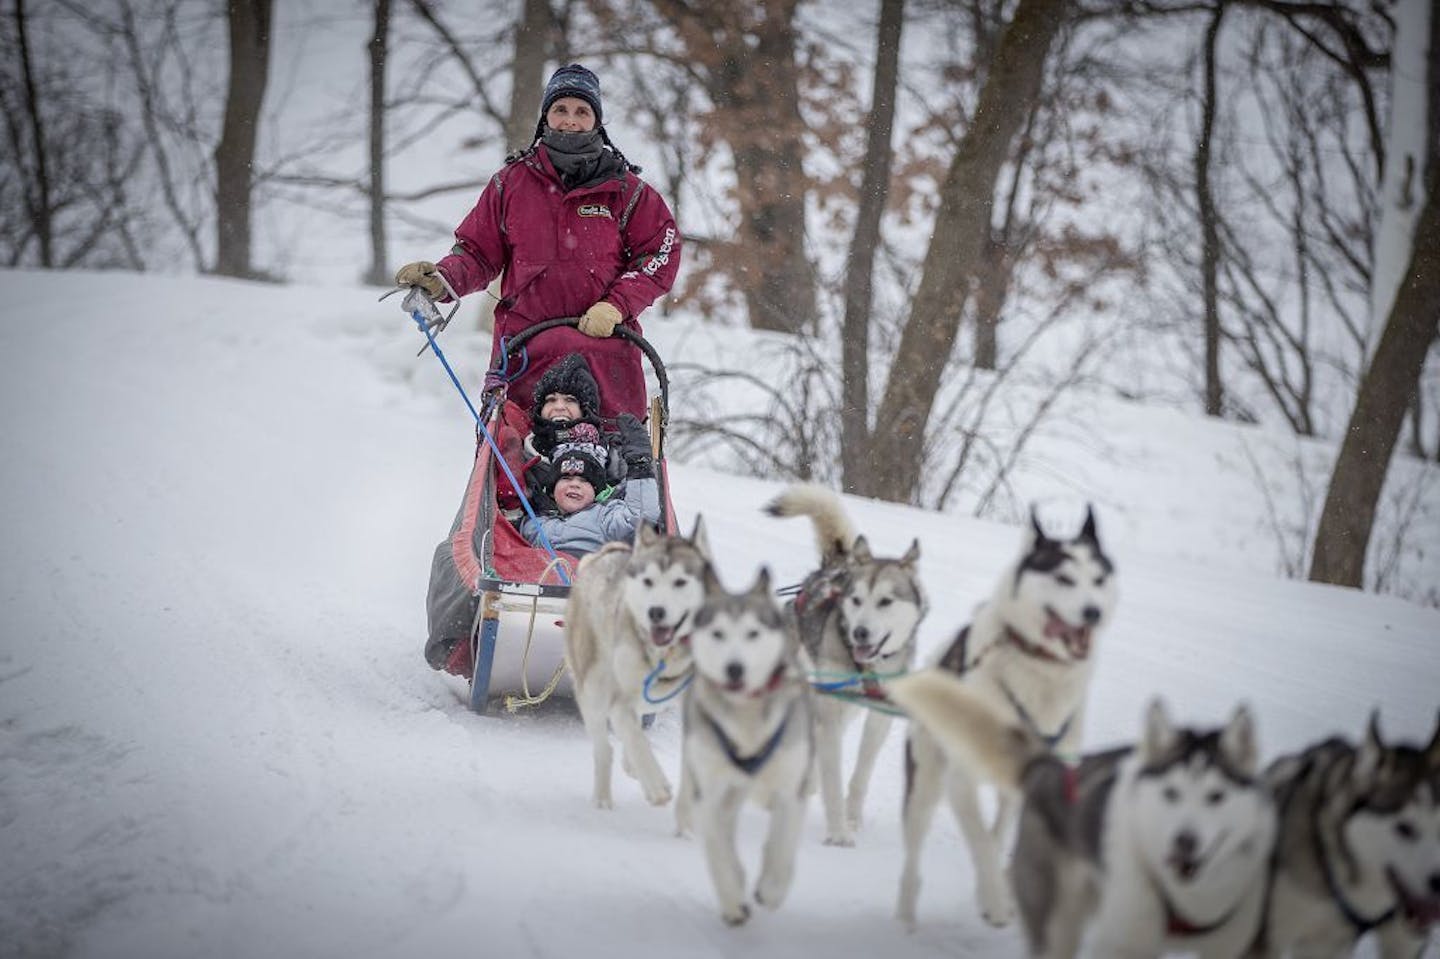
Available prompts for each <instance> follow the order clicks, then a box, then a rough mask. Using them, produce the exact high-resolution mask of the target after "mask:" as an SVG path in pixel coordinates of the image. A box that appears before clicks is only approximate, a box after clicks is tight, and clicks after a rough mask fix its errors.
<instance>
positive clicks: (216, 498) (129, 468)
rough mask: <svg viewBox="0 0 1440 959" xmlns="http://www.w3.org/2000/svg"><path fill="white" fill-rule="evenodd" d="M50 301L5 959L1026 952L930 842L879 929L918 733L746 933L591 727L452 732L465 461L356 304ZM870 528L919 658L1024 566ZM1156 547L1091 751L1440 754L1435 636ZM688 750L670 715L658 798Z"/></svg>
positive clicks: (403, 349)
mask: <svg viewBox="0 0 1440 959" xmlns="http://www.w3.org/2000/svg"><path fill="white" fill-rule="evenodd" d="M43 289H45V285H44V284H42V283H36V282H33V279H32V278H30V277H28V276H27V275H26V274H17V273H0V301H4V302H6V303H8V304H10V307H9V311H8V313H7V315H6V317H5V320H4V322H3V324H0V357H3V359H0V363H3V375H0V410H3V412H0V418H3V419H0V425H3V435H4V437H5V441H6V449H7V456H6V461H5V465H4V467H3V469H0V530H3V538H4V542H5V544H6V547H7V549H6V553H5V556H4V559H3V561H0V616H3V620H0V627H3V629H0V956H5V955H17V956H19V955H25V956H30V955H61V954H64V955H71V956H77V957H90V956H94V957H101V956H104V957H116V956H135V957H142V956H143V957H168V956H175V957H181V956H197V955H206V956H235V957H250V956H256V957H259V956H273V955H284V956H340V955H344V956H348V957H359V956H376V957H379V956H395V955H424V954H434V953H436V952H438V951H441V950H444V951H446V952H452V951H454V950H457V949H464V950H466V951H467V952H471V953H473V952H477V951H478V952H479V953H480V954H486V955H503V954H516V953H518V954H523V955H542V956H550V955H557V956H558V955H577V954H583V955H595V954H600V955H630V954H641V953H651V952H661V951H663V952H665V953H667V954H672V955H683V956H707V957H708V956H725V957H730V956H742V955H743V956H746V957H758V959H766V957H777V959H778V957H782V956H793V955H796V954H797V953H799V952H800V951H801V950H806V951H811V950H813V951H818V952H830V953H833V954H835V955H873V954H877V953H884V954H886V955H888V956H893V957H895V959H906V957H917V959H918V957H938V956H956V955H984V956H999V957H1006V956H1018V955H1020V953H1021V949H1020V943H1019V935H1018V933H1017V932H1015V931H1014V930H1000V931H996V930H991V929H988V928H986V927H985V926H984V925H983V924H982V923H981V922H980V921H979V919H978V916H977V915H976V913H975V911H974V909H973V905H972V904H971V899H970V884H971V883H970V878H969V866H968V862H967V861H966V858H965V854H964V852H963V850H962V848H961V846H960V844H959V840H958V837H957V833H956V830H955V828H954V826H953V824H951V823H950V822H949V821H948V819H946V818H945V817H940V819H939V820H937V828H936V830H935V832H934V833H933V836H932V841H931V845H930V847H929V848H928V850H927V854H926V859H925V873H924V874H925V888H924V891H923V892H922V895H921V900H920V921H921V927H920V930H919V931H918V932H917V933H915V934H914V935H909V936H907V935H904V934H903V933H901V931H900V930H899V928H898V927H897V925H896V924H895V922H894V921H893V920H892V919H891V918H890V915H891V910H892V907H893V900H894V894H895V886H896V881H897V878H898V872H899V863H900V850H899V829H898V812H897V810H898V804H899V794H900V790H901V788H902V783H901V775H900V765H901V763H900V755H901V752H900V750H901V737H900V735H899V733H898V731H897V733H895V734H893V735H892V737H891V739H890V741H889V742H888V743H887V744H886V747H885V751H884V752H883V754H882V756H881V759H880V765H879V767H878V770H877V776H876V781H875V784H874V787H873V789H872V792H871V796H870V805H869V822H868V824H867V827H866V829H865V831H864V832H863V833H862V834H861V837H860V842H859V845H858V846H857V847H856V848H855V849H848V850H846V849H832V848H829V847H825V846H822V845H821V842H820V840H821V837H822V832H823V830H822V826H821V822H820V818H821V817H820V815H819V810H818V803H817V804H812V806H811V809H810V813H809V817H808V819H807V828H806V837H805V840H804V843H803V845H802V849H801V858H800V862H799V872H798V876H797V881H796V885H795V888H794V892H793V894H792V898H791V899H790V901H789V902H788V903H787V904H786V905H785V907H784V909H783V910H781V911H780V912H779V913H778V914H775V915H768V914H766V915H760V916H758V917H757V918H756V919H755V920H754V921H752V923H751V924H750V925H749V926H748V927H746V928H744V929H740V930H729V929H726V928H724V927H723V926H721V925H720V923H719V921H718V919H717V917H716V915H715V910H714V906H713V903H712V898H711V891H710V888H709V884H708V880H707V878H706V876H705V871H704V868H703V863H702V859H701V855H700V851H699V849H698V847H697V846H696V844H695V843H694V842H693V841H687V840H682V839H677V838H675V837H674V836H673V835H672V834H671V833H672V829H673V825H672V823H673V818H672V817H673V813H672V810H671V809H669V808H664V809H654V808H650V807H648V806H646V805H645V804H644V803H643V800H642V799H641V797H640V794H639V789H638V787H637V786H636V785H635V784H634V783H633V782H631V781H630V780H629V779H627V778H624V777H623V776H620V777H617V780H616V782H617V796H616V799H617V808H616V809H615V810H614V811H613V812H608V813H607V812H601V811H597V810H594V809H592V808H591V807H590V806H589V804H588V799H587V797H588V792H589V783H590V751H589V745H588V742H587V741H586V740H585V737H584V736H583V734H582V732H581V730H580V728H579V725H578V722H577V721H576V719H575V717H574V714H573V707H572V706H570V704H568V703H565V702H563V701H562V702H557V703H555V704H553V705H551V706H550V707H548V708H546V709H544V710H541V711H540V712H538V713H535V714H528V715H521V716H516V717H494V718H486V719H481V718H478V717H475V716H473V715H471V714H470V713H468V712H467V710H466V709H465V707H464V705H463V702H462V695H463V685H462V684H459V683H457V682H456V681H454V680H451V679H448V678H445V677H441V676H438V675H436V674H433V673H431V672H430V671H429V670H427V669H426V668H425V666H424V664H423V662H422V661H421V656H420V649H421V643H422V639H423V628H424V622H423V615H424V614H423V603H422V599H423V595H424V590H425V579H426V574H427V571H428V568H429V562H430V553H431V549H432V548H433V546H434V544H435V542H436V541H437V539H438V538H439V537H440V536H441V535H443V533H444V531H445V528H446V527H447V525H448V523H449V520H450V515H451V510H452V509H453V507H454V503H455V500H456V498H457V497H458V495H459V492H460V489H461V486H462V484H463V482H464V478H465V473H466V471H467V470H468V464H469V458H470V453H471V449H470V438H469V434H470V427H469V425H468V423H467V421H466V416H467V414H465V412H464V409H463V406H461V405H460V403H459V401H458V399H457V398H456V397H454V396H453V394H451V393H449V386H448V383H443V382H437V381H438V380H440V379H442V378H441V377H440V375H439V374H438V373H437V372H436V371H434V370H430V369H427V368H425V367H424V366H423V365H419V366H417V362H418V361H416V360H415V358H414V351H415V348H416V347H415V344H414V342H413V340H412V339H411V338H409V337H407V336H404V335H403V330H402V331H400V332H397V330H396V327H397V326H398V324H397V321H396V319H395V317H394V316H393V315H391V313H390V312H389V311H388V310H385V309H382V308H377V307H376V306H375V304H374V303H373V296H372V294H371V292H370V291H365V290H359V291H357V290H353V289H349V290H311V291H307V292H308V295H307V296H305V297H304V298H303V300H304V303H305V304H307V305H306V308H305V309H304V310H301V311H297V310H296V308H295V305H296V302H297V299H296V298H297V296H299V294H298V293H297V291H296V290H295V289H294V288H274V287H258V286H252V285H247V284H239V283H227V282H223V281H218V280H157V279H154V278H141V277H125V276H99V275H94V276H86V275H83V274H75V275H74V278H73V285H72V287H71V288H70V289H71V293H72V294H73V295H72V297H71V300H70V301H69V308H68V309H67V311H66V312H65V313H63V314H60V315H58V316H56V317H53V318H52V319H49V320H47V321H46V322H45V323H43V324H34V323H28V322H21V319H22V318H24V317H28V316H30V315H33V314H35V313H38V312H39V311H41V310H42V309H43V307H44V303H43V302H42V301H41V300H40V299H39V298H38V297H37V295H36V293H35V291H36V290H43ZM314 303H323V304H326V308H325V309H323V310H321V311H319V314H318V318H312V316H311V315H312V314H314V313H315V310H314V309H313V304H314ZM653 335H654V337H655V338H656V339H657V340H659V339H662V338H664V337H667V336H669V337H672V338H673V339H674V340H675V341H676V342H678V341H679V340H681V339H682V338H683V337H685V336H686V335H687V334H686V333H685V331H684V329H683V328H680V327H678V326H677V328H676V329H675V330H667V329H665V328H664V327H663V326H659V325H658V324H657V329H656V330H655V331H654V334H653ZM695 339H696V340H697V341H698V340H703V337H698V336H697V337H695ZM662 345H663V344H662ZM672 348H673V349H679V348H678V347H672ZM451 350H452V354H453V356H454V358H455V359H457V363H458V364H459V365H462V366H463V365H464V364H466V363H473V361H474V354H475V350H474V349H473V348H468V347H466V345H465V344H464V342H463V341H460V340H458V339H457V340H456V342H455V343H454V344H453V345H452V347H451ZM1157 442H1158V441H1157ZM674 477H675V478H674V482H675V489H676V497H675V498H676V503H677V506H678V507H679V509H680V512H681V521H682V525H683V526H685V527H686V528H688V527H689V524H690V523H691V522H692V520H693V517H694V513H695V510H696V509H697V508H698V509H703V511H704V515H705V518H706V522H707V524H708V526H709V529H710V533H711V539H712V543H713V545H714V548H715V551H716V554H717V556H718V557H719V565H720V571H721V574H722V577H723V578H724V579H726V580H727V581H728V582H730V583H732V584H737V585H738V584H739V583H740V582H742V581H748V580H749V579H750V577H752V576H753V574H754V571H755V569H756V567H757V566H758V565H759V564H761V563H768V564H770V565H771V567H772V569H773V570H774V572H775V576H776V581H777V582H780V583H784V582H792V581H795V580H798V579H799V578H800V577H801V576H802V575H803V574H804V573H805V572H806V571H807V570H808V569H809V568H810V566H811V565H812V564H813V562H814V556H813V548H814V547H813V544H812V541H811V534H810V530H809V527H808V525H807V524H805V523H804V522H803V521H798V520H797V521H788V522H780V521H776V520H772V519H769V518H766V517H764V516H762V515H761V514H760V512H759V507H760V506H761V505H762V504H763V503H764V502H766V501H767V500H768V499H769V498H771V497H772V496H773V495H774V494H775V493H776V492H777V487H775V486H774V485H772V484H766V483H761V482H757V481H752V480H746V479H740V478H736V477H732V476H725V475H720V474H716V473H711V472H707V471H704V470H701V469H696V468H690V467H686V466H684V465H676V466H675V468H674ZM848 505H849V506H850V508H851V510H852V517H853V519H854V520H855V522H856V524H857V526H858V527H859V528H861V529H862V530H864V531H866V532H867V534H869V535H870V536H871V539H872V542H873V543H874V544H875V546H876V548H877V550H879V551H882V552H891V551H894V552H898V551H902V550H903V549H904V548H905V546H906V545H908V543H909V541H910V539H911V538H912V537H915V536H919V537H920V539H921V541H922V544H923V548H924V557H923V559H922V563H921V566H922V572H923V575H924V578H925V581H926V584H927V588H928V589H929V591H930V594H931V601H932V612H931V616H930V618H929V620H928V621H927V622H926V624H925V626H924V628H923V632H922V639H923V643H924V646H925V649H926V650H927V651H928V650H935V649H937V648H939V646H940V645H942V644H943V643H945V642H946V641H948V639H949V638H950V636H951V635H952V633H953V631H954V630H955V629H956V628H957V627H958V626H959V625H960V624H961V623H962V622H963V621H964V620H965V618H966V617H967V614H968V612H969V610H970V609H971V607H972V606H973V605H974V603H976V602H977V601H979V600H980V599H982V598H983V597H984V596H985V595H986V594H988V592H989V591H990V588H991V585H992V583H993V581H994V578H995V577H996V576H997V575H998V573H999V571H1000V569H1001V568H1002V567H1003V566H1004V564H1005V563H1006V562H1008V561H1009V559H1010V558H1011V557H1012V555H1013V554H1014V552H1015V551H1016V549H1018V544H1019V540H1020V532H1019V531H1018V530H1016V529H1013V528H1009V527H1004V526H999V525H996V524H990V523H983V522H978V521H973V520H968V519H964V518H959V517H937V516H935V515H933V514H927V513H921V512H917V511H913V510H908V509H904V508H901V507H898V506H893V505H889V504H881V503H870V502H863V501H851V502H850V503H849V504H848ZM1134 522H1135V519H1134V517H1129V518H1127V519H1126V521H1124V522H1113V523H1110V524H1108V526H1107V523H1106V517H1105V515H1104V514H1103V513H1102V518H1101V523H1102V535H1105V534H1106V530H1107V529H1109V530H1111V531H1112V532H1111V535H1112V537H1113V540H1112V551H1113V552H1114V553H1115V555H1116V558H1117V561H1118V564H1119V567H1120V575H1121V577H1122V586H1121V590H1122V593H1121V600H1120V615H1119V617H1118V619H1117V621H1116V623H1115V625H1114V627H1113V629H1112V630H1111V631H1110V632H1109V633H1107V634H1106V636H1105V637H1104V639H1103V640H1102V646H1101V648H1100V653H1099V655H1100V656H1101V657H1102V660H1101V666H1100V668H1099V670H1098V673H1097V682H1096V687H1095V690H1094V699H1093V703H1094V706H1093V709H1092V718H1091V726H1092V728H1091V733H1090V739H1091V741H1092V742H1094V743H1096V744H1100V743H1105V742H1113V741H1115V740H1119V739H1128V738H1130V737H1131V735H1132V730H1134V728H1135V727H1136V724H1137V723H1138V719H1139V716H1140V711H1141V708H1142V706H1143V704H1144V702H1145V701H1146V699H1148V698H1149V696H1151V695H1153V694H1155V693H1163V694H1164V695H1166V696H1167V697H1168V698H1169V699H1170V700H1171V701H1172V703H1173V705H1174V706H1175V712H1176V714H1177V715H1179V716H1182V717H1185V718H1187V719H1191V720H1194V721H1206V722H1217V721H1219V720H1220V719H1222V718H1223V717H1224V715H1225V714H1227V713H1228V711H1229V709H1230V708H1231V706H1232V705H1233V703H1234V702H1235V701H1236V700H1237V699H1240V698H1246V699H1249V700H1251V701H1252V702H1253V703H1254V704H1255V706H1256V711H1257V714H1258V716H1259V723H1260V735H1261V742H1262V745H1263V747H1264V752H1265V754H1266V755H1267V756H1271V755H1274V754H1275V753H1277V752H1278V751H1280V750H1282V749H1288V748H1293V747H1295V746H1298V745H1300V744H1301V743H1304V742H1308V741H1310V740H1312V739H1313V738H1315V737H1316V736H1318V735H1322V734H1328V733H1331V732H1341V733H1345V734H1348V735H1352V736H1353V735H1355V734H1357V733H1358V732H1359V730H1360V728H1361V724H1362V722H1363V720H1364V718H1365V716H1366V715H1367V714H1368V712H1369V710H1370V709H1371V708H1372V706H1374V705H1375V704H1377V703H1382V702H1383V704H1384V709H1383V712H1384V721H1385V728H1386V729H1387V731H1389V732H1391V733H1392V734H1397V735H1406V736H1411V737H1418V736H1421V735H1425V734H1428V732H1429V730H1430V729H1431V728H1432V725H1433V723H1434V721H1435V712H1436V708H1437V705H1440V695H1437V692H1436V691H1437V689H1440V657H1437V655H1436V649H1435V645H1434V643H1435V638H1436V637H1437V636H1440V612H1437V611H1435V610H1426V609H1421V608H1419V607H1416V606H1412V605H1409V604H1406V603H1403V602H1399V601H1396V600H1392V599H1386V598H1377V597H1373V596H1364V595H1360V594H1356V593H1352V592H1348V591H1342V590H1334V589H1325V588H1320V587H1314V586H1310V585H1308V584H1304V583H1292V582H1284V581H1277V580H1274V579H1270V578H1268V577H1261V576H1257V575H1255V574H1254V573H1253V572H1251V571H1247V570H1244V569H1236V568H1232V567H1230V566H1229V565H1228V564H1226V563H1225V562H1223V561H1222V560H1221V558H1218V557H1217V558H1216V560H1215V561H1214V562H1207V563H1200V562H1195V561H1193V560H1177V559H1174V558H1170V557H1167V556H1162V555H1157V554H1155V553H1154V552H1153V551H1151V552H1144V551H1142V550H1141V549H1140V548H1139V547H1138V546H1137V544H1136V539H1137V538H1136V537H1134V536H1132V535H1131V534H1130V533H1128V532H1127V530H1128V528H1129V526H1131V525H1132V524H1133V523H1134ZM1146 542H1147V544H1148V543H1149V542H1151V541H1150V540H1146ZM857 731H858V730H856V729H852V737H851V743H850V748H851V749H852V750H853V747H854V739H855V735H854V734H855V733H856V732H857ZM678 735H679V729H678V718H677V715H676V713H675V711H674V710H673V709H670V710H667V711H665V712H664V713H662V714H661V716H660V718H659V721H658V722H657V724H656V727H655V729H654V730H653V731H652V738H653V741H654V743H655V745H656V749H657V752H658V754H659V756H660V760H661V763H662V765H663V766H664V767H665V768H666V769H667V771H669V772H670V774H671V775H672V776H673V774H674V770H675V768H676V764H677V761H678ZM752 813H753V814H752V815H748V816H747V817H746V819H745V820H744V823H743V826H744V832H743V841H744V844H745V845H744V847H743V848H744V850H745V852H744V858H745V860H746V862H747V864H750V865H751V867H752V868H753V864H754V863H755V862H756V859H757V855H758V845H759V837H760V831H759V830H760V826H761V824H762V821H761V818H760V816H759V814H758V812H756V811H752ZM1433 951H1434V950H1432V952H1433Z"/></svg>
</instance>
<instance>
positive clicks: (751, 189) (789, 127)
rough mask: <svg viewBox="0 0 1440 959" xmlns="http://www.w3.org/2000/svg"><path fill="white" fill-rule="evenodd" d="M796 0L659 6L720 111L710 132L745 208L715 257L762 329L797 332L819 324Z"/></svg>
mask: <svg viewBox="0 0 1440 959" xmlns="http://www.w3.org/2000/svg"><path fill="white" fill-rule="evenodd" d="M798 3H799V0H771V2H768V3H764V4H755V3H753V2H751V0H707V2H705V3H695V4H681V3H662V4H656V5H655V11H656V12H657V13H659V14H660V15H661V16H663V17H664V18H665V19H666V21H667V22H669V23H670V24H671V25H672V26H673V27H674V28H675V30H676V33H677V34H678V36H679V38H680V40H681V42H682V43H683V44H684V46H685V56H686V58H687V60H688V61H689V66H690V69H691V70H692V72H694V73H695V74H696V75H697V76H699V77H700V79H701V82H703V83H704V85H705V90H706V93H707V94H708V95H709V97H710V101H711V103H713V104H714V107H715V108H714V110H712V111H710V113H709V114H707V117H706V124H707V132H709V133H710V134H711V135H713V137H714V138H715V139H717V140H719V141H721V142H724V143H726V144H727V145H728V146H729V147H730V152H731V155H732V156H733V157H734V160H735V179H736V184H735V196H736V202H737V203H738V204H739V207H740V216H739V222H738V223H737V224H736V225H735V234H736V237H735V240H734V242H732V243H729V244H727V245H726V246H725V247H724V248H723V250H717V254H718V256H717V261H718V262H720V263H722V264H723V269H725V270H726V272H727V273H729V274H730V275H731V276H732V277H733V278H734V280H735V282H736V284H737V286H738V287H739V289H740V291H741V294H742V295H743V296H744V297H745V304H746V307H747V309H748V312H749V317H750V325H751V326H752V327H754V328H755V329H760V330H779V331H782V332H786V333H795V332H800V331H802V330H806V329H809V328H811V327H813V325H814V318H815V315H816V312H817V307H816V296H815V272H814V269H813V268H812V266H811V264H810V261H809V259H808V258H807V257H806V256H805V235H806V230H805V200H806V198H807V197H808V196H809V194H810V184H809V181H808V180H807V178H806V176H805V169H804V166H803V164H802V162H801V160H802V156H803V152H804V143H805V132H806V127H805V122H804V120H803V119H802V118H801V116H800V78H799V66H798V64H797V62H796V50H795V45H796V35H795V24H794V21H795V10H796V7H797V6H798Z"/></svg>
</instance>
